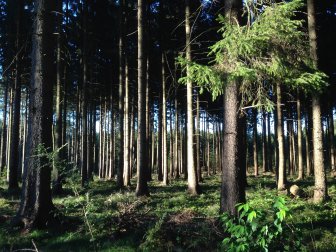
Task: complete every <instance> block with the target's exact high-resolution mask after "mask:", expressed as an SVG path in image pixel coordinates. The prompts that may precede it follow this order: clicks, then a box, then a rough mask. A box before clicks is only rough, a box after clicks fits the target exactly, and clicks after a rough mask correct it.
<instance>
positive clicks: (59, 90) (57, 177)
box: [52, 0, 63, 194]
mask: <svg viewBox="0 0 336 252" xmlns="http://www.w3.org/2000/svg"><path fill="white" fill-rule="evenodd" d="M62 4H63V1H62V0H58V1H57V33H58V34H57V48H56V68H57V70H56V125H55V129H56V130H55V150H56V156H55V161H54V165H53V171H52V175H53V176H52V179H53V182H52V183H53V188H52V189H53V192H54V193H55V194H60V193H61V191H62V181H61V174H60V170H59V169H60V168H61V167H60V163H61V161H62V159H63V157H62V153H63V150H61V149H60V148H61V147H62V127H63V118H62V116H63V114H62V113H63V110H62V107H63V99H62V98H63V97H62V96H63V87H62V75H63V73H62V62H61V61H62V55H61V46H62V38H61V33H62V19H63V15H62V13H63V12H62V9H63V8H62Z"/></svg>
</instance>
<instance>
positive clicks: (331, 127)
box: [329, 105, 336, 172]
mask: <svg viewBox="0 0 336 252" xmlns="http://www.w3.org/2000/svg"><path fill="white" fill-rule="evenodd" d="M334 130H335V129H334V117H333V107H332V105H330V108H329V145H330V146H329V149H330V170H331V171H333V172H334V171H335V170H336V165H335V161H336V153H335V144H334V141H335V133H334Z"/></svg>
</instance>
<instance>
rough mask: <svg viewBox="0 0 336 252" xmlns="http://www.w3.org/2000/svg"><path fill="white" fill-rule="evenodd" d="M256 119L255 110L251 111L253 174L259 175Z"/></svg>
mask: <svg viewBox="0 0 336 252" xmlns="http://www.w3.org/2000/svg"><path fill="white" fill-rule="evenodd" d="M257 120H258V119H257V111H253V166H254V176H258V175H259V167H258V139H257V138H258V132H257Z"/></svg>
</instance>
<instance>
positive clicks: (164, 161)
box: [161, 52, 168, 185]
mask: <svg viewBox="0 0 336 252" xmlns="http://www.w3.org/2000/svg"><path fill="white" fill-rule="evenodd" d="M165 64H166V62H165V56H164V52H162V55H161V74H162V150H161V151H162V166H163V181H162V183H163V185H168V162H167V156H168V155H167V106H166V103H167V98H166V71H165Z"/></svg>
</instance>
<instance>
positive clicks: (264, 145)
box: [262, 111, 268, 173]
mask: <svg viewBox="0 0 336 252" xmlns="http://www.w3.org/2000/svg"><path fill="white" fill-rule="evenodd" d="M266 120H267V114H266V112H265V111H263V113H262V156H263V162H262V165H263V172H264V173H265V172H267V171H268V169H267V168H268V167H267V162H268V161H267V160H268V156H267V134H266V124H267V122H266Z"/></svg>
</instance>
